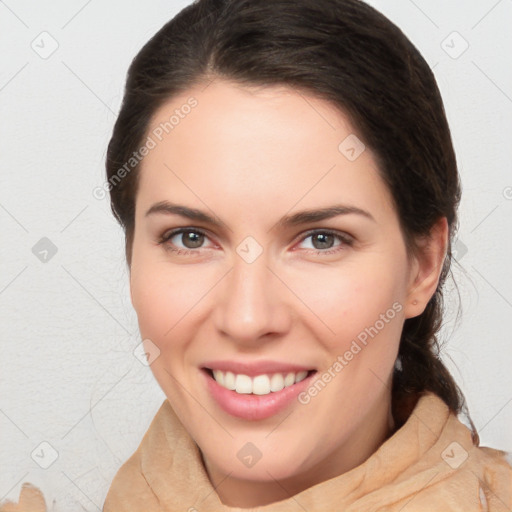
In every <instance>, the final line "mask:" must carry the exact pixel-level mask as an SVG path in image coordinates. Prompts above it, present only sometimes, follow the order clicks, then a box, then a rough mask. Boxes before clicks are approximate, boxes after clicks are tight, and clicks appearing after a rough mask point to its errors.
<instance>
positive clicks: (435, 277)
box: [405, 217, 449, 318]
mask: <svg viewBox="0 0 512 512" xmlns="http://www.w3.org/2000/svg"><path fill="white" fill-rule="evenodd" d="M448 236H449V229H448V222H447V220H446V217H441V218H439V219H438V220H437V221H436V223H435V224H434V225H433V226H432V229H431V230H430V233H429V235H428V236H425V237H422V238H420V239H419V240H417V244H416V245H417V251H416V254H415V255H414V256H413V257H412V264H411V272H410V275H409V284H408V293H407V301H406V306H405V318H413V317H415V316H418V315H421V313H423V311H424V310H425V307H426V306H427V303H428V301H429V300H430V299H431V298H432V296H433V295H434V293H435V291H436V288H437V285H438V283H439V277H440V275H441V271H442V269H443V264H444V260H445V257H446V250H447V247H448Z"/></svg>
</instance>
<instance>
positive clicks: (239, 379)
mask: <svg viewBox="0 0 512 512" xmlns="http://www.w3.org/2000/svg"><path fill="white" fill-rule="evenodd" d="M235 391H236V392H237V393H241V394H244V395H248V394H250V393H252V381H251V378H250V377H248V376H247V375H237V376H236V380H235Z"/></svg>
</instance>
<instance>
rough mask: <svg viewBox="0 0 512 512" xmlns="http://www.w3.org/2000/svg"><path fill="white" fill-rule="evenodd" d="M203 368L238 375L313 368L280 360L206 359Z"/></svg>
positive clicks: (250, 375)
mask: <svg viewBox="0 0 512 512" xmlns="http://www.w3.org/2000/svg"><path fill="white" fill-rule="evenodd" d="M202 366H203V368H207V369H209V370H221V371H223V372H232V373H235V374H238V375H240V374H241V375H247V376H249V377H254V376H256V375H262V374H272V373H283V374H287V373H297V372H300V371H311V370H314V368H312V367H311V366H304V365H299V364H292V363H286V362H280V361H253V362H249V361H228V360H221V361H207V362H205V363H204V364H203V365H202Z"/></svg>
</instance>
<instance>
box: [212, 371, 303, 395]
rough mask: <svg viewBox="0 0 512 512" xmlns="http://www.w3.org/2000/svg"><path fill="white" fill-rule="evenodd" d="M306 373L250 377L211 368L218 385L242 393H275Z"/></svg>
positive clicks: (300, 379)
mask: <svg viewBox="0 0 512 512" xmlns="http://www.w3.org/2000/svg"><path fill="white" fill-rule="evenodd" d="M307 375H308V372H307V371H306V370H303V371H300V372H297V373H293V372H290V373H287V374H284V375H283V374H282V373H274V374H272V375H266V374H263V375H257V376H256V377H254V378H251V377H249V376H248V375H243V374H237V375H235V374H234V373H232V372H223V371H221V370H213V378H214V379H215V380H216V381H217V383H218V384H219V385H220V386H222V387H223V388H226V389H229V390H231V391H236V392H237V393H240V394H242V395H249V394H254V395H268V394H269V393H275V392H277V391H281V390H282V389H283V388H287V387H289V386H292V385H293V384H295V383H297V382H300V381H302V380H304V379H305V378H306V377H307Z"/></svg>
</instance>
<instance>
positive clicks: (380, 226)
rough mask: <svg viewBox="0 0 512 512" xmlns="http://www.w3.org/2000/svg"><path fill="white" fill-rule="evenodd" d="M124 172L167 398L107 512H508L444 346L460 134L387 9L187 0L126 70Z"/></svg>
mask: <svg viewBox="0 0 512 512" xmlns="http://www.w3.org/2000/svg"><path fill="white" fill-rule="evenodd" d="M190 105H194V107H193V108H191V107H190ZM187 106H188V108H185V107H187ZM173 116H174V117H175V118H176V119H175V121H176V122H173ZM156 133H158V134H159V137H157V138H155V134H156ZM149 140H151V142H152V144H147V142H148V141H149ZM141 147H145V148H146V151H145V154H144V155H143V158H141V159H140V161H137V162H135V163H134V166H133V169H131V170H130V172H127V173H125V174H124V175H123V177H122V179H119V180H117V181H116V183H115V184H114V183H113V182H112V181H111V178H112V177H113V176H118V177H119V174H118V171H119V169H122V168H123V166H125V165H126V162H129V161H130V159H131V158H132V157H133V154H134V152H135V153H136V152H137V151H138V149H139V148H141ZM107 179H108V182H109V183H110V184H111V186H110V187H109V191H110V196H111V204H112V210H113V213H114V215H115V216H116V218H117V219H118V220H119V222H120V223H121V225H122V226H123V228H124V230H125V234H126V258H127V263H128V266H129V271H130V290H131V298H132V303H133V307H134V309H135V311H136V313H137V317H138V322H139V328H140V334H141V336H142V338H143V340H144V345H145V348H146V352H147V353H148V354H156V355H155V356H154V357H151V366H150V367H151V370H152V372H153V374H154V376H155V378H156V380H157V381H158V383H159V385H160V386H161V388H162V390H163V391H164V393H165V395H166V400H165V401H164V403H163V404H162V406H161V408H160V410H159V411H158V413H157V415H156V416H155V418H154V420H153V422H152V423H151V425H150V427H149V430H148V431H147V433H146V435H145V436H144V438H143V440H142V442H141V444H140V446H139V448H138V449H137V451H136V452H135V453H134V454H133V456H132V457H130V459H129V460H128V461H126V463H125V464H123V466H122V467H121V468H120V469H119V471H118V473H117V475H116V477H115V478H114V480H113V482H112V485H111V487H110V490H109V492H108V495H107V498H106V501H105V504H104V509H103V510H104V512H123V511H126V512H128V511H130V512H142V511H145V512H147V511H155V512H156V511H161V512H163V511H177V510H181V511H183V510H189V511H196V510H197V511H201V512H207V511H221V510H225V511H228V510H239V509H240V508H244V509H252V510H262V511H263V510H265V511H268V512H277V511H285V510H286V511H291V510H308V511H315V510H319V511H320V510H321V511H326V510H345V511H359V512H361V511H375V510H382V511H384V510H386V511H392V510H393V511H394V510H396V511H398V510H405V511H407V510H414V511H427V510H428V511H432V510H443V511H455V510H460V511H465V512H468V511H473V510H474V511H476V510H491V511H499V510H510V508H511V507H512V489H511V487H512V485H511V483H512V468H511V467H510V465H509V464H508V463H507V461H506V459H505V457H504V455H505V454H504V452H503V451H499V450H496V449H491V448H487V447H481V446H479V439H478V434H477V433H476V430H475V429H474V427H473V428H472V430H470V429H468V428H467V427H466V426H464V424H463V423H462V422H461V421H460V420H459V418H458V415H459V414H461V413H463V412H464V410H465V406H464V398H463V395H462V393H461V391H460V390H459V388H458V387H457V385H456V383H455V381H454V380H453V378H452V377H451V375H450V373H449V372H448V370H447V369H446V368H445V366H444V365H443V363H442V361H441V359H440V357H439V354H438V347H437V339H436V334H437V332H438V330H439V328H440V327H441V325H442V306H443V303H442V289H443V283H444V282H445V279H446V277H447V276H448V274H449V271H450V262H451V243H452V240H453V237H454V233H455V230H456V226H457V214H456V212H457V206H458V203H459V199H460V188H459V177H458V172H457V165H456V159H455V155H454V151H453V147H452V142H451V137H450V131H449V128H448V125H447V121H446V117H445V113H444V109H443V103H442V100H441V97H440V94H439V90H438V88H437V85H436V82H435V79H434V76H433V74H432V72H431V70H430V68H429V67H428V65H427V64H426V62H425V60H424V59H423V58H422V57H421V56H420V54H419V53H418V51H417V50H416V49H415V48H414V46H413V45H412V44H411V43H410V41H409V40H408V39H407V38H406V37H405V36H404V35H403V33H402V32H401V31H400V30H399V29H398V28H397V27H396V26H394V25H393V24H392V23H391V22H390V21H389V20H388V19H386V18H385V17H384V16H382V15H381V14H379V13H378V12H377V11H375V10H374V9H372V8H371V7H369V6H368V5H366V4H365V3H363V2H361V1H358V0H315V1H312V0H293V1H292V0H273V1H272V2H269V1H267V0H200V1H197V2H195V3H194V4H192V5H190V6H188V7H186V8H185V9H183V11H181V12H180V13H179V14H178V15H177V16H176V17H175V18H174V19H173V20H171V21H170V22H168V23H167V24H166V25H164V27H163V28H162V29H161V30H160V31H159V32H158V33H157V34H156V35H155V36H154V37H153V38H152V39H151V40H150V41H149V42H148V43H147V44H146V45H145V46H144V48H143V49H142V50H141V51H140V52H139V54H138V55H137V56H136V57H135V59H134V61H133V62H132V64H131V66H130V69H129V72H128V77H127V83H126V90H125V94H124V100H123V104H122V108H121V111H120V113H119V116H118V119H117V122H116V124H115V127H114V131H113V135H112V139H111V141H110V144H109V147H108V154H107ZM469 423H470V424H471V426H472V423H471V420H469ZM412 500H414V501H413V506H412V507H411V506H410V505H409V503H410V502H411V501H412Z"/></svg>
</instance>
